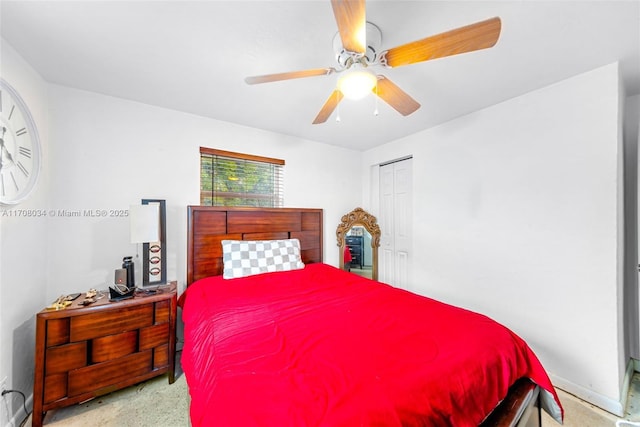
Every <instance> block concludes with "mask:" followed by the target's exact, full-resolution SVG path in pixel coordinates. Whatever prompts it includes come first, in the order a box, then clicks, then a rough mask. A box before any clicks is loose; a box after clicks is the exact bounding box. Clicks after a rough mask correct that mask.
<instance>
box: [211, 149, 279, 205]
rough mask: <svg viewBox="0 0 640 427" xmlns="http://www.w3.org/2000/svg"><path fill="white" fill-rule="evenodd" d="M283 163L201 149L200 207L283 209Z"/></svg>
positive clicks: (276, 160)
mask: <svg viewBox="0 0 640 427" xmlns="http://www.w3.org/2000/svg"><path fill="white" fill-rule="evenodd" d="M283 174H284V160H280V159H271V158H268V157H259V156H252V155H249V154H242V153H232V152H230V151H222V150H214V149H212V148H204V147H200V204H201V205H203V206H257V207H282V206H283V204H284V194H283V193H284V189H283Z"/></svg>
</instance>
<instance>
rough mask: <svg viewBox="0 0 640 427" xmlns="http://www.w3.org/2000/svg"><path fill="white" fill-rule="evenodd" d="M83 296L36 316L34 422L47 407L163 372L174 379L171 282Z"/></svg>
mask: <svg viewBox="0 0 640 427" xmlns="http://www.w3.org/2000/svg"><path fill="white" fill-rule="evenodd" d="M83 299H84V294H83V295H81V296H80V297H79V298H78V299H77V300H75V301H74V302H73V304H72V305H71V306H69V307H67V308H66V309H64V310H58V311H55V310H43V311H41V312H39V313H38V314H37V316H36V350H35V374H34V386H33V419H32V425H33V426H34V427H39V426H41V425H42V422H43V418H44V414H45V413H46V412H47V411H48V410H51V409H55V408H60V407H64V406H69V405H73V404H76V403H80V402H84V401H87V400H90V399H92V398H94V397H96V396H100V395H103V394H107V393H110V392H112V391H115V390H118V389H121V388H124V387H127V386H130V385H133V384H136V383H139V382H141V381H145V380H147V379H149V378H152V377H155V376H158V375H162V374H165V373H168V376H169V383H170V384H171V383H173V382H174V380H175V377H174V365H175V337H176V335H175V331H176V283H175V282H173V283H171V284H169V285H167V286H164V287H160V288H159V290H158V292H157V293H155V294H151V295H146V294H138V295H137V296H136V297H135V298H132V299H128V300H123V301H119V302H109V295H105V296H104V297H103V298H102V299H100V300H98V301H96V302H95V303H93V304H90V305H88V306H82V305H81V304H80V303H81V302H82V301H83Z"/></svg>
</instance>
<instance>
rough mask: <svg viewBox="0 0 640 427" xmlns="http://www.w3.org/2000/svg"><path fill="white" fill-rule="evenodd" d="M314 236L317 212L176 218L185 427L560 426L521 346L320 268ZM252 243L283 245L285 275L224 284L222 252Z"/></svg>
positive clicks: (458, 317)
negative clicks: (552, 422) (183, 235)
mask: <svg viewBox="0 0 640 427" xmlns="http://www.w3.org/2000/svg"><path fill="white" fill-rule="evenodd" d="M322 228H323V216H322V210H320V209H293V208H279V209H275V208H273V209H264V208H262V209H256V208H223V207H203V206H190V207H188V239H187V240H188V251H187V262H188V266H187V284H188V287H187V291H186V292H185V293H184V294H183V295H182V296H181V302H180V304H181V306H182V308H183V312H182V317H183V321H184V328H185V329H184V340H185V342H184V347H183V352H182V360H181V361H182V366H183V370H184V373H185V376H186V379H187V383H188V386H189V393H190V396H191V407H190V416H191V424H192V425H193V426H211V425H216V426H231V425H233V426H276V425H277V426H283V427H284V426H354V425H355V426H440V425H442V426H462V427H464V426H477V425H483V426H498V425H499V426H540V425H541V408H542V409H544V410H545V411H547V412H548V413H549V414H550V415H551V416H552V417H553V418H554V419H556V420H557V421H558V422H562V417H563V410H562V406H561V405H560V402H559V400H558V398H557V395H556V393H555V390H554V388H553V386H552V384H551V382H550V381H549V378H548V376H547V374H546V372H545V371H544V369H543V367H542V365H541V364H540V362H539V361H538V359H537V358H536V356H535V354H533V352H532V351H531V349H530V348H529V347H528V346H527V344H526V343H525V342H524V341H523V340H522V339H520V338H519V337H518V336H516V335H515V334H514V333H513V332H511V331H510V330H509V329H507V328H505V327H504V326H502V325H500V324H498V323H496V322H494V321H493V320H491V319H489V318H487V317H485V316H483V315H480V314H477V313H473V312H470V311H467V310H464V309H461V308H458V307H454V306H450V305H447V304H444V303H442V302H439V301H436V300H433V299H430V298H426V297H423V296H418V295H415V294H412V293H410V292H407V291H404V290H401V289H397V288H394V287H392V286H389V285H385V284H382V283H379V282H376V281H372V280H369V279H366V278H363V277H360V276H356V275H353V274H350V273H347V272H345V271H342V270H339V269H337V268H334V267H332V266H329V265H326V264H324V263H322V253H323V251H322V241H323V238H322V235H323V233H322ZM247 241H250V242H247ZM256 241H259V242H265V241H269V242H278V244H279V245H282V244H284V243H282V242H286V244H287V245H290V244H291V243H290V242H294V248H295V250H294V253H295V257H297V261H296V262H298V264H296V263H292V264H291V265H292V266H293V267H291V268H289V267H288V268H287V269H286V270H287V271H274V272H266V273H261V274H251V275H247V274H245V273H241V272H239V271H235V270H232V269H231V268H230V266H231V264H230V259H231V258H230V257H231V256H232V255H229V252H233V250H229V249H228V248H231V247H232V246H231V245H232V244H234V245H236V246H238V242H242V243H247V244H246V245H240V246H242V247H244V248H245V249H246V247H247V245H248V244H254V243H255V242H256ZM223 246H224V247H225V248H227V250H226V251H225V253H223ZM253 247H255V246H253ZM243 250H244V249H243ZM287 250H289V251H291V249H287ZM234 253H235V252H234ZM243 256H244V255H243ZM225 276H227V277H233V278H225Z"/></svg>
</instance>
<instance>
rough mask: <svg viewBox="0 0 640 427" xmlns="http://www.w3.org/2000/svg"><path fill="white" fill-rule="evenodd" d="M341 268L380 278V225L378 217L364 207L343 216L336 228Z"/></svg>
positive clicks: (376, 278) (371, 277)
mask: <svg viewBox="0 0 640 427" xmlns="http://www.w3.org/2000/svg"><path fill="white" fill-rule="evenodd" d="M336 237H337V239H338V247H339V248H340V250H339V252H338V253H339V256H340V264H339V265H340V268H341V269H343V270H347V271H350V272H352V273H354V274H358V275H361V276H364V277H368V278H369V279H373V280H378V247H379V246H380V227H379V226H378V223H377V220H376V217H375V216H373V215H371V214H369V213H368V212H367V211H365V210H364V209H362V208H356V209H354V210H352V211H351V212H349V213H348V214H346V215H343V216H342V219H341V223H340V225H338V228H337V229H336Z"/></svg>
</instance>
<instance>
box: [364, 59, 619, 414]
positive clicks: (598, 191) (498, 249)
mask: <svg viewBox="0 0 640 427" xmlns="http://www.w3.org/2000/svg"><path fill="white" fill-rule="evenodd" d="M618 89H619V88H618V69H617V64H613V65H609V66H606V67H603V68H600V69H597V70H594V71H592V72H589V73H586V74H582V75H579V76H576V77H573V78H571V79H568V80H566V81H563V82H560V83H557V84H555V85H552V86H549V87H546V88H543V89H541V90H538V91H535V92H532V93H529V94H526V95H523V96H521V97H518V98H515V99H512V100H509V101H507V102H504V103H501V104H499V105H495V106H492V107H490V108H487V109H485V110H482V111H478V112H476V113H473V114H470V115H467V116H464V117H461V118H458V119H456V120H453V121H451V122H449V123H446V124H444V125H441V126H438V127H435V128H432V129H429V130H426V131H423V132H420V133H417V134H414V135H411V136H409V137H406V138H404V139H402V140H399V141H395V142H392V143H390V144H386V145H384V146H381V147H378V148H375V149H372V150H369V151H368V152H366V153H365V155H364V157H363V166H364V167H363V169H364V170H365V171H364V172H363V176H366V177H367V178H368V177H369V168H370V167H371V166H372V165H376V164H379V163H381V162H384V161H387V160H390V159H395V158H400V157H403V156H406V155H413V161H414V182H413V188H414V211H413V214H414V223H413V229H414V254H415V259H414V261H413V263H412V265H413V271H412V272H411V274H410V277H411V278H412V279H411V281H412V286H413V290H415V291H417V292H419V293H422V294H425V295H429V296H432V297H435V298H438V299H441V300H444V301H447V302H450V303H453V304H456V305H460V306H463V307H467V308H469V309H472V310H474V311H478V312H482V313H485V314H488V315H489V316H491V317H493V318H494V319H496V320H498V321H500V322H502V323H504V324H506V325H507V326H508V327H510V328H512V329H513V330H514V331H515V332H516V333H518V334H520V335H521V336H522V337H523V338H525V339H526V340H527V341H528V342H529V344H530V345H531V346H532V348H533V349H534V351H535V352H536V353H537V354H538V356H539V357H540V359H541V360H542V362H543V364H544V365H545V367H546V368H547V370H548V371H549V373H550V374H551V376H552V379H553V380H554V382H555V384H556V385H558V386H561V387H562V388H565V389H567V390H569V391H571V392H573V393H575V394H577V395H578V396H580V397H583V398H585V399H587V400H589V401H591V402H593V403H596V404H598V405H599V406H601V407H604V408H605V409H608V410H610V411H613V412H620V411H621V410H622V409H623V408H621V403H620V397H621V396H620V390H621V384H622V378H621V376H622V374H623V372H624V365H623V364H622V366H621V362H620V360H621V359H622V357H620V355H621V354H622V353H623V344H622V343H621V341H620V339H621V338H620V337H621V333H620V331H621V330H622V327H621V323H622V319H621V313H622V309H621V306H620V304H621V303H620V301H619V295H622V281H621V276H622V274H621V271H620V270H619V268H620V266H619V263H618V260H619V257H621V256H622V254H620V253H619V247H618V242H619V241H621V240H622V239H621V228H622V224H621V220H620V218H621V203H622V200H621V197H620V196H619V194H621V193H619V190H620V188H621V185H622V183H621V179H620V177H621V168H620V167H619V161H620V158H621V144H622V141H621V137H620V131H619V113H620V111H619V106H618V105H619V92H618ZM367 187H368V185H365V188H364V193H363V194H364V195H365V198H366V197H367V196H368V195H371V193H373V194H374V196H373V197H370V198H369V199H368V200H367V199H365V205H367V207H370V208H371V210H372V212H373V213H374V214H375V213H376V212H377V206H376V205H375V203H376V199H375V190H372V189H371V188H367ZM620 299H621V297H620Z"/></svg>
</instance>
